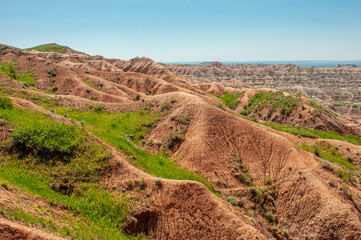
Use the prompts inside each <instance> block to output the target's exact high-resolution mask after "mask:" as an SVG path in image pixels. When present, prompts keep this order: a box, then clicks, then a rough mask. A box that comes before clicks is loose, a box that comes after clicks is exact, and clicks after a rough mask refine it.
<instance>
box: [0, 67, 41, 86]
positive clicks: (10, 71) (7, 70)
mask: <svg viewBox="0 0 361 240" xmlns="http://www.w3.org/2000/svg"><path fill="white" fill-rule="evenodd" d="M0 72H2V73H4V74H6V75H8V76H9V77H10V78H12V79H14V80H16V81H19V82H22V83H25V84H27V85H29V86H31V87H33V86H34V84H35V82H36V80H35V79H34V78H33V74H32V73H31V72H30V71H27V72H25V73H19V72H18V71H16V69H15V64H14V63H13V61H9V62H8V63H7V64H1V63H0Z"/></svg>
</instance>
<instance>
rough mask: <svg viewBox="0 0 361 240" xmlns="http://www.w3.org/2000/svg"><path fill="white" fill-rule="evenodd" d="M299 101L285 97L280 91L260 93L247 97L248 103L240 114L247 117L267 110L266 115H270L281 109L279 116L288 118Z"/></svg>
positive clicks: (295, 98)
mask: <svg viewBox="0 0 361 240" xmlns="http://www.w3.org/2000/svg"><path fill="white" fill-rule="evenodd" d="M301 101H302V99H301V98H300V97H295V96H291V95H288V96H285V95H284V94H283V92H282V91H277V92H273V91H269V92H266V91H262V92H259V93H257V94H255V95H253V96H250V97H249V102H248V104H247V105H246V106H245V109H244V111H242V112H241V114H243V115H249V114H251V113H257V112H259V111H261V110H262V109H264V108H269V110H268V111H269V114H268V115H271V113H272V112H273V111H274V110H276V109H281V114H282V115H283V116H288V115H289V114H290V113H291V112H292V110H293V109H295V108H296V107H297V106H298V104H299V103H300V102H301Z"/></svg>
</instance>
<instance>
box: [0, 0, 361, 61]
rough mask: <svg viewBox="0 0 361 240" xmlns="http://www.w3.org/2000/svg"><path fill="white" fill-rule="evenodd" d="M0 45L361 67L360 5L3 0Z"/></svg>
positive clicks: (348, 1) (270, 0)
mask: <svg viewBox="0 0 361 240" xmlns="http://www.w3.org/2000/svg"><path fill="white" fill-rule="evenodd" d="M0 1H1V7H0V43H2V44H7V45H10V46H14V47H19V48H27V47H32V46H37V45H41V44H45V43H54V42H55V43H58V44H61V45H66V46H69V47H71V48H73V49H75V50H78V51H82V52H86V53H88V54H91V55H102V56H104V57H107V58H119V59H124V60H128V59H131V58H133V57H143V56H145V57H149V58H151V59H153V60H155V61H159V62H192V61H261V60H264V61H282V60H361V0H327V1H326V0H302V1H301V0H61V1H59V0H58V1H55V0H31V1H30V0H11V1H8V0H0Z"/></svg>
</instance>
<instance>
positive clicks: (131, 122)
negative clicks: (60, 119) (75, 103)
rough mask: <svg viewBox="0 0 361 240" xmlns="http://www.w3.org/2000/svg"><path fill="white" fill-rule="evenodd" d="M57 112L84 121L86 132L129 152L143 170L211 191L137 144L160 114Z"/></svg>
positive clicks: (195, 176) (197, 177) (198, 178)
mask: <svg viewBox="0 0 361 240" xmlns="http://www.w3.org/2000/svg"><path fill="white" fill-rule="evenodd" d="M57 112H58V113H59V114H67V116H68V117H69V118H73V119H75V120H77V121H83V122H84V123H86V124H87V127H86V129H87V130H88V131H89V132H91V133H93V134H94V135H95V136H97V137H99V138H100V139H102V140H103V141H105V142H107V143H109V144H110V145H112V146H114V147H116V148H118V149H120V150H122V151H124V152H125V153H126V154H127V155H129V157H130V158H129V160H131V161H133V162H134V163H135V164H136V166H137V167H139V168H141V169H143V170H144V171H145V172H147V173H149V174H151V175H154V176H157V177H162V178H166V179H176V180H193V181H198V182H201V183H203V184H204V185H205V186H206V187H208V188H209V189H210V190H213V188H212V186H211V185H210V184H209V183H208V182H207V181H206V180H205V179H204V178H203V177H202V176H200V175H199V174H197V173H194V172H191V171H188V170H186V169H184V168H181V167H179V166H178V164H177V163H176V162H175V161H173V160H171V159H169V158H168V157H166V156H164V155H162V154H158V155H151V154H149V153H147V152H146V151H145V150H143V149H142V148H141V147H139V145H138V143H140V142H141V141H143V140H144V138H145V136H146V134H147V133H148V132H149V131H150V130H151V129H152V128H153V127H154V126H155V125H156V123H157V122H158V120H159V119H160V118H161V117H162V115H161V114H162V113H160V112H156V113H150V112H149V111H148V110H138V111H135V112H123V113H115V112H84V111H78V110H69V109H65V108H59V109H57Z"/></svg>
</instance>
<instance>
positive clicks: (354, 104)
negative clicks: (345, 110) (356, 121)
mask: <svg viewBox="0 0 361 240" xmlns="http://www.w3.org/2000/svg"><path fill="white" fill-rule="evenodd" d="M338 103H339V104H342V105H352V106H358V107H361V104H357V103H348V102H341V101H338Z"/></svg>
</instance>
